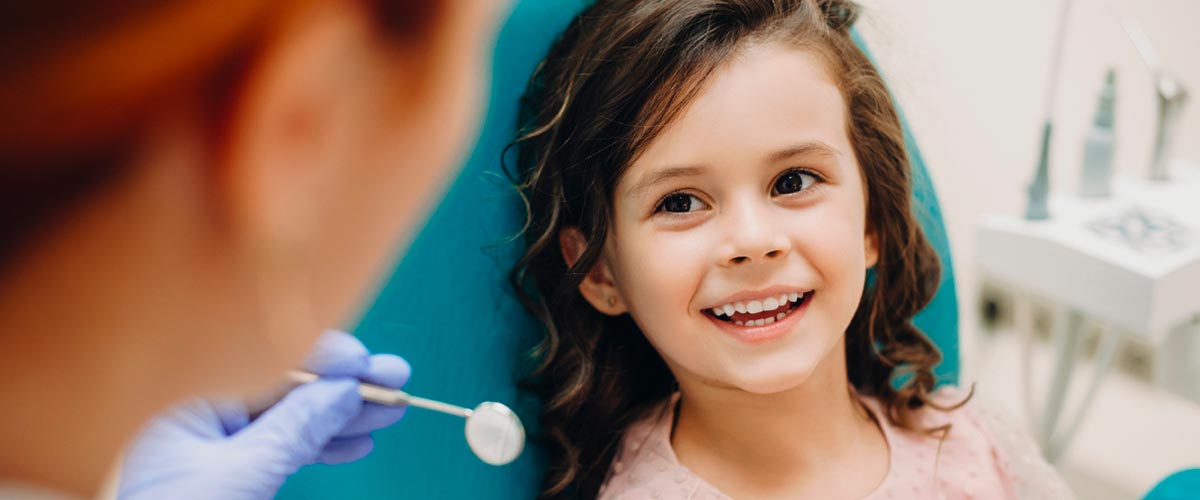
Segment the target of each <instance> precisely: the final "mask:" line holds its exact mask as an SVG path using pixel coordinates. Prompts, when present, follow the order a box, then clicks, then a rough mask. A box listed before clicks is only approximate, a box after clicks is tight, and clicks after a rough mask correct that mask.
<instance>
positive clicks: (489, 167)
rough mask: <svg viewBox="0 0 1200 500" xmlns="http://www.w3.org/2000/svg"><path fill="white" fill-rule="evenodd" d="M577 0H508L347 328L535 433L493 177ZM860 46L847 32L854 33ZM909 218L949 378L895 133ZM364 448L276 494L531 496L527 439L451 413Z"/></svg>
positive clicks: (514, 223) (446, 397)
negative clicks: (463, 152)
mask: <svg viewBox="0 0 1200 500" xmlns="http://www.w3.org/2000/svg"><path fill="white" fill-rule="evenodd" d="M587 3H589V2H588V1H586V0H522V1H518V2H517V3H516V5H515V7H514V10H513V11H512V13H511V16H510V17H509V18H508V20H507V22H506V23H505V24H504V26H503V28H502V30H501V32H500V34H499V37H498V40H497V42H496V47H495V52H494V59H493V77H492V88H491V94H490V103H489V104H488V109H487V116H486V119H485V122H484V125H483V128H482V131H481V134H480V136H479V139H478V141H477V143H476V145H475V148H474V150H473V152H472V154H471V156H470V159H469V160H468V161H467V164H466V165H465V167H464V168H463V169H462V171H461V173H460V174H459V176H458V178H457V179H456V180H455V182H454V183H453V185H452V186H451V188H450V190H449V192H448V193H447V194H446V196H445V198H444V199H443V200H442V202H441V204H440V205H439V206H438V207H437V209H436V211H435V212H434V213H433V215H432V217H431V219H430V220H429V222H428V224H427V225H426V227H425V228H424V230H423V231H422V232H421V233H420V234H419V236H418V237H417V238H416V240H415V241H414V243H413V245H412V246H411V248H409V249H408V251H407V253H406V254H405V257H404V259H403V261H402V262H401V263H400V265H399V267H398V268H397V269H396V271H395V274H394V275H393V276H392V278H391V280H390V281H389V282H388V284H387V285H386V286H385V287H384V289H383V290H382V292H381V293H380V295H379V297H378V298H377V300H376V302H375V304H374V305H373V306H372V307H371V308H370V310H369V311H368V312H367V314H366V316H365V318H364V319H363V321H362V323H361V324H360V325H359V326H358V328H357V329H356V330H355V333H357V335H358V336H359V337H360V338H361V339H362V340H363V342H365V343H366V344H367V346H368V347H369V348H370V349H371V350H372V351H375V352H393V353H397V354H400V355H401V356H404V357H405V358H407V359H408V361H409V362H410V363H411V364H412V367H413V376H412V379H411V381H410V382H409V384H408V389H409V391H410V392H412V393H413V394H415V395H419V396H426V397H431V398H435V399H439V400H442V401H446V402H450V403H454V404H459V405H461V406H467V407H471V406H474V405H475V404H477V403H480V402H482V401H499V402H502V403H505V404H507V405H509V406H510V407H512V408H513V409H514V410H516V411H517V413H518V414H519V415H520V416H521V419H522V420H523V421H524V422H525V424H526V426H527V428H528V431H530V434H531V435H533V434H535V433H536V432H537V428H536V422H537V417H538V402H537V401H536V400H535V398H533V397H532V396H530V395H528V394H523V393H521V392H520V391H518V389H517V386H516V382H515V379H516V377H517V376H518V375H519V374H520V373H521V370H522V369H523V366H524V364H525V363H527V360H528V351H529V349H530V348H531V347H533V345H534V344H535V343H536V342H537V340H538V336H539V327H538V325H537V324H536V323H535V322H534V320H533V319H532V318H531V317H529V316H528V315H527V314H526V313H525V312H524V311H523V310H522V308H521V307H520V305H519V304H518V302H517V300H516V299H515V297H514V296H513V295H512V294H511V292H509V288H508V285H507V283H506V281H505V275H506V273H507V272H508V269H509V267H510V266H511V265H512V263H513V262H515V260H516V259H517V257H518V256H519V255H520V252H521V250H522V249H521V245H522V241H523V240H521V239H519V238H516V239H514V236H516V233H517V232H518V231H519V230H520V228H521V224H522V221H523V217H524V214H523V212H522V210H523V206H522V204H521V202H520V200H519V198H518V197H516V195H515V194H514V192H513V190H512V188H511V186H510V184H509V182H508V181H507V179H506V178H505V177H504V176H503V175H502V173H501V172H502V170H501V168H500V161H499V159H500V155H501V152H502V150H503V149H504V146H505V145H506V144H507V143H508V142H509V141H510V140H511V139H512V137H513V135H514V130H515V125H516V122H517V103H518V99H519V98H520V96H521V94H522V92H524V89H525V84H526V81H527V80H528V78H529V75H530V74H532V72H533V69H534V66H535V65H536V64H537V63H538V61H539V60H541V58H542V57H543V56H544V55H545V54H546V52H547V51H548V50H549V47H550V44H551V43H552V42H553V40H554V39H555V37H556V36H557V35H558V33H559V32H561V31H562V29H564V28H565V27H566V25H567V23H568V22H569V21H570V20H571V18H572V17H574V16H575V14H576V13H578V12H579V11H580V10H581V9H582V8H583V7H584V6H585V5H586V4H587ZM859 43H860V44H861V43H862V42H861V40H859ZM906 138H907V142H908V148H909V151H910V154H911V155H912V160H913V167H914V170H915V173H916V175H915V182H914V184H915V191H916V192H915V197H916V200H917V206H918V212H919V215H920V218H921V222H922V223H923V224H924V226H925V230H926V233H927V234H928V236H929V238H930V240H931V241H932V242H933V245H934V247H935V248H936V249H937V250H938V251H939V253H940V254H941V258H942V264H943V274H942V284H941V289H940V291H939V292H938V294H937V296H936V297H935V298H934V300H933V302H932V303H931V304H930V305H929V306H928V307H927V308H926V310H925V311H924V312H922V313H921V315H920V316H918V317H917V320H916V323H917V325H918V326H919V327H920V328H921V329H922V330H923V331H924V332H926V333H927V334H929V335H930V336H931V337H932V338H933V340H934V342H936V343H937V345H938V346H939V347H940V348H941V350H942V353H943V355H944V356H945V360H944V361H943V362H942V364H941V365H940V366H939V367H938V368H937V373H938V376H939V380H941V381H943V382H951V383H952V382H955V381H956V379H957V376H958V304H957V301H956V298H955V292H954V272H953V269H952V268H951V266H950V252H949V245H948V243H947V240H946V232H945V228H944V226H943V224H942V216H941V212H940V210H939V208H938V203H937V198H936V196H935V195H934V192H933V185H932V184H931V183H930V181H929V177H928V175H927V174H926V171H925V166H924V163H923V161H922V159H921V156H920V154H919V153H918V150H917V147H916V143H915V142H913V140H912V137H911V136H906ZM375 443H376V444H375V451H374V452H373V453H372V454H371V455H370V456H369V457H367V458H366V459H364V460H361V461H359V462H357V463H354V464H349V465H342V466H338V467H326V466H312V467H307V468H305V469H304V470H302V471H301V472H300V473H299V474H297V475H296V476H295V477H293V478H292V479H291V480H289V481H288V483H287V484H286V485H285V487H284V489H283V491H282V492H281V493H280V495H279V496H278V498H280V499H284V500H308V499H312V500H317V499H321V500H329V499H359V500H383V499H485V498H495V499H528V498H533V497H535V496H536V495H537V492H538V490H539V487H540V485H541V480H542V471H543V468H544V467H543V466H544V458H543V457H542V455H541V453H540V450H538V449H537V447H536V445H534V444H532V443H533V442H532V441H530V442H529V444H527V447H526V451H525V454H524V455H523V456H522V457H521V458H519V459H518V460H517V461H516V462H513V463H512V464H509V465H506V466H503V467H492V466H489V465H485V464H484V463H482V462H480V461H479V460H478V459H476V458H475V456H474V455H472V454H471V452H470V450H469V449H468V448H467V444H466V441H465V439H464V437H463V421H462V419H459V418H455V417H450V416H446V415H442V414H439V413H432V412H429V411H425V410H421V409H410V410H409V412H408V415H407V416H406V417H405V419H404V421H403V422H401V423H400V424H399V425H397V426H395V427H393V428H391V429H387V430H384V431H380V432H377V433H376V434H375Z"/></svg>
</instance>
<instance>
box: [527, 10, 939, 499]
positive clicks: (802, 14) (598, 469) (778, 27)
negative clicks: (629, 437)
mask: <svg viewBox="0 0 1200 500" xmlns="http://www.w3.org/2000/svg"><path fill="white" fill-rule="evenodd" d="M858 12H859V7H858V5H857V4H855V3H854V2H851V1H842V0H648V1H637V0H599V1H597V2H596V3H595V4H594V5H592V6H591V7H590V8H588V9H587V10H586V11H584V12H583V13H582V14H580V15H579V16H577V17H576V18H575V19H574V21H573V22H572V23H571V24H570V25H569V26H568V28H567V29H566V31H565V32H564V33H563V34H562V35H561V37H560V38H559V39H558V40H557V42H556V43H555V44H554V45H553V47H552V48H551V50H550V52H549V54H548V55H547V56H546V58H545V59H544V60H543V61H542V63H541V64H540V65H539V66H538V68H537V70H536V71H535V73H534V75H533V76H532V78H531V79H530V82H529V85H528V88H527V89H526V92H525V95H524V96H523V98H522V110H523V113H522V117H521V123H522V124H524V126H523V127H522V129H521V133H520V134H519V137H518V138H517V139H516V140H515V141H514V142H513V143H512V144H511V145H510V147H515V148H516V149H517V163H518V165H519V173H518V174H517V176H518V177H519V184H518V185H519V188H520V190H521V192H522V194H523V196H524V197H525V200H526V203H527V204H528V211H529V218H528V221H527V227H526V231H525V239H526V245H527V249H526V251H525V254H524V255H523V256H522V258H521V259H520V260H519V261H518V262H517V264H516V265H515V267H514V268H513V270H512V273H511V275H510V281H511V284H512V286H513V287H514V288H515V289H516V292H517V294H518V296H519V297H520V298H521V300H522V302H523V303H524V304H525V306H526V308H527V309H528V310H529V311H530V312H531V313H532V314H534V315H535V316H536V317H537V318H538V319H539V320H540V321H541V323H542V324H543V325H544V326H545V328H546V335H545V337H544V339H543V341H542V343H541V344H540V345H539V346H538V348H537V349H536V351H535V353H534V355H535V357H536V359H537V360H538V361H539V364H538V368H537V370H536V371H535V372H534V373H533V375H532V376H531V378H530V382H531V385H532V386H533V387H534V389H535V390H536V391H537V392H538V393H539V395H540V396H541V397H542V398H543V400H544V403H545V407H544V410H543V413H542V419H541V424H542V430H543V432H544V434H545V437H546V438H548V440H549V441H550V443H549V448H550V454H551V455H550V456H551V468H550V471H549V474H548V476H547V478H546V482H545V485H544V488H543V492H542V497H543V498H569V497H582V498H592V497H594V496H596V494H597V492H598V490H599V488H600V485H601V484H602V483H603V481H604V480H605V477H606V474H607V471H608V465H609V463H610V462H611V461H612V458H613V455H614V453H615V452H616V446H617V445H618V443H619V442H620V439H621V436H622V433H623V430H624V429H625V428H626V427H627V426H628V425H629V424H631V423H632V422H634V421H635V420H637V419H638V418H640V417H641V416H642V415H643V414H644V413H645V412H646V411H647V410H648V409H650V408H652V407H653V406H654V405H656V404H658V403H660V402H661V401H662V400H663V398H665V397H667V396H668V395H669V394H670V393H671V391H672V390H673V383H674V378H673V376H672V374H671V372H670V371H669V370H668V369H667V367H666V365H665V363H664V362H663V361H662V359H661V357H659V355H658V354H657V352H655V350H654V349H653V347H651V345H650V344H649V342H648V341H647V340H646V338H645V337H644V336H643V335H642V333H641V331H640V330H639V329H638V328H637V326H636V325H635V324H634V322H633V320H632V319H631V318H629V317H628V315H623V316H619V317H609V316H606V315H603V314H601V313H599V312H598V311H596V310H595V309H593V308H592V307H591V306H590V305H589V304H588V303H587V302H586V301H585V300H584V299H583V297H582V296H581V295H580V293H579V292H578V287H579V284H580V283H581V282H582V280H583V278H584V276H585V275H586V274H587V272H588V271H589V270H591V269H592V268H593V266H595V264H596V262H597V260H598V259H599V258H600V256H601V251H602V248H603V246H604V242H605V238H606V235H607V234H608V230H609V224H610V218H611V215H612V205H613V193H614V189H615V186H616V184H617V181H618V180H619V179H620V178H621V175H622V174H623V173H624V170H625V169H626V168H627V167H628V165H630V164H631V163H632V162H633V161H634V159H635V158H636V157H637V156H638V154H639V153H640V152H641V151H642V150H643V149H644V147H645V146H646V145H647V144H648V142H649V141H651V140H653V139H654V138H655V137H656V136H657V134H659V133H660V132H661V131H662V130H663V128H664V127H665V126H666V125H667V124H668V123H670V121H671V120H672V119H673V118H674V117H675V116H677V115H678V114H679V113H680V112H681V111H682V110H683V109H684V108H685V107H686V106H687V104H688V103H689V102H690V101H691V100H692V99H693V98H694V97H695V96H696V94H697V93H698V92H699V90H700V88H701V86H702V84H703V83H704V82H705V80H706V79H707V78H708V77H709V76H710V75H711V74H712V73H713V72H714V71H715V70H716V69H717V68H718V67H719V66H720V65H721V64H722V63H723V62H724V61H726V60H727V59H728V57H729V56H730V55H731V54H733V53H734V52H735V51H737V50H738V49H739V48H741V47H743V46H745V45H747V44H750V43H762V42H783V43H787V44H789V45H791V46H794V47H798V48H803V49H806V50H810V51H811V52H812V53H814V54H816V55H817V56H818V57H819V58H820V59H821V60H822V61H823V62H824V63H825V64H826V65H827V67H828V70H829V72H830V73H831V74H832V75H833V77H834V79H835V82H836V83H837V85H838V87H839V89H840V90H841V93H842V96H843V98H844V100H845V103H846V111H847V117H848V118H847V123H846V129H847V134H848V136H849V138H850V142H851V144H852V146H853V148H854V153H855V155H856V158H857V159H858V161H859V164H860V165H861V167H862V175H863V178H864V182H865V184H866V191H867V193H866V194H867V196H866V197H867V219H868V220H867V224H868V230H870V231H873V232H874V234H875V235H876V237H877V246H878V249H879V259H878V263H877V264H876V265H875V267H874V280H873V283H870V284H869V286H867V287H866V288H865V289H864V292H863V297H862V299H861V302H860V305H859V307H858V310H857V311H856V313H855V315H854V318H853V320H852V321H851V323H850V326H849V327H848V329H847V332H846V361H847V368H848V371H849V378H850V383H851V385H852V386H853V387H854V388H855V390H857V391H858V392H859V393H862V394H866V395H871V396H875V397H877V398H879V399H880V400H881V401H882V402H883V403H884V405H885V406H886V408H887V409H888V415H887V418H888V419H889V420H891V421H892V422H894V423H895V424H896V425H900V426H902V427H906V428H913V427H914V425H915V423H914V421H913V419H912V416H913V413H912V410H914V409H916V408H920V407H922V406H926V405H929V406H934V407H938V406H937V405H936V404H934V403H932V402H931V401H930V400H929V395H930V393H931V392H932V390H933V388H934V386H935V383H936V380H935V378H934V375H933V367H934V366H935V365H937V364H938V363H939V362H940V361H941V353H940V352H939V351H938V349H937V347H936V346H934V344H933V343H932V342H931V341H930V340H929V339H928V338H927V337H926V336H925V335H924V334H923V333H921V332H920V331H919V330H918V329H917V328H916V327H914V326H913V324H912V318H913V316H914V315H915V314H917V312H919V311H920V310H921V309H922V308H923V307H925V305H927V304H928V303H929V301H930V300H932V298H933V296H934V294H935V292H936V291H937V286H938V282H939V278H940V273H941V268H940V263H939V260H938V256H937V254H936V253H935V251H934V250H933V248H932V247H931V246H930V244H929V242H928V240H927V239H926V238H925V235H924V233H923V232H922V229H921V226H920V224H919V223H918V222H917V220H916V218H915V216H914V214H913V207H912V206H911V193H912V186H911V171H910V165H909V162H908V156H907V153H906V151H905V147H904V137H903V131H902V129H901V126H900V120H899V118H898V116H897V113H896V110H895V106H894V104H893V102H892V99H891V96H890V94H889V93H888V90H887V88H886V86H885V84H884V82H883V80H882V78H881V77H880V75H879V73H878V71H877V70H876V69H875V67H874V66H873V65H872V64H871V62H870V61H869V60H868V59H867V57H866V56H865V54H863V52H862V51H861V50H860V49H859V48H858V46H857V45H856V44H855V43H854V41H853V40H852V39H851V37H850V33H849V30H850V26H851V25H852V24H853V23H854V21H855V19H856V18H857V16H858ZM566 227H576V228H578V229H579V230H580V231H581V232H582V233H583V235H584V238H585V240H586V246H585V249H584V251H583V252H582V256H581V257H580V258H579V259H578V260H577V261H576V262H575V264H574V265H573V266H571V267H570V268H568V267H567V266H566V263H565V262H564V260H563V258H562V251H561V248H560V247H559V243H558V236H559V233H560V231H561V230H562V229H564V228H566ZM897 377H899V379H898V378H897ZM938 408H941V407H938Z"/></svg>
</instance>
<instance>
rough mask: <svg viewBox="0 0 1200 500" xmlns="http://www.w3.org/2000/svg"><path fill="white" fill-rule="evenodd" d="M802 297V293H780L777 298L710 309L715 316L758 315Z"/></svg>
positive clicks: (748, 301) (741, 302) (772, 297)
mask: <svg viewBox="0 0 1200 500" xmlns="http://www.w3.org/2000/svg"><path fill="white" fill-rule="evenodd" d="M803 296H804V294H802V293H781V294H779V295H778V296H771V297H767V298H765V299H761V300H747V301H739V302H731V303H729V304H725V305H720V306H717V307H714V308H712V313H713V314H715V315H717V316H733V313H735V312H739V313H750V314H758V313H760V312H763V311H774V310H776V309H779V308H780V307H783V306H786V305H787V304H788V302H795V301H797V300H800V298H801V297H803Z"/></svg>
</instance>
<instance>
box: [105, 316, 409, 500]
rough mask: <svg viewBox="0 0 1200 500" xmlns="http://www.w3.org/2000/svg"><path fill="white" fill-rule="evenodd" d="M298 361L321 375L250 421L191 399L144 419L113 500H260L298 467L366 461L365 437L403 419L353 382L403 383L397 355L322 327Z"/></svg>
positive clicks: (238, 412) (233, 410)
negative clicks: (366, 395) (370, 400)
mask: <svg viewBox="0 0 1200 500" xmlns="http://www.w3.org/2000/svg"><path fill="white" fill-rule="evenodd" d="M305 365H306V368H307V369H308V370H309V371H312V372H314V373H318V374H321V375H323V376H325V377H329V378H323V379H321V380H318V381H316V382H312V383H309V384H305V385H302V386H300V387H297V388H295V389H293V390H292V391H291V392H289V393H288V394H287V396H285V397H284V398H283V399H282V400H281V401H280V402H279V403H277V404H275V405H274V406H272V407H271V408H270V409H268V410H267V411H266V412H264V413H263V414H262V415H261V416H259V417H258V418H256V419H254V421H250V415H249V414H248V412H247V410H246V406H245V405H244V404H241V403H237V402H228V401H225V402H207V401H196V402H194V403H191V404H187V405H184V406H182V407H179V408H177V409H175V410H173V411H171V412H170V413H168V414H167V415H164V416H162V417H159V418H158V419H156V420H154V421H152V422H151V423H150V424H149V425H148V426H147V427H146V428H145V429H144V430H143V432H142V434H141V435H140V436H139V437H138V439H137V441H136V442H135V443H134V444H133V446H132V447H131V448H130V449H129V452H128V454H127V456H126V459H125V462H124V464H123V466H122V470H121V482H120V485H119V489H118V494H117V498H118V499H120V500H159V499H163V498H172V499H214V498H220V499H225V500H267V499H270V498H274V497H275V493H276V492H277V491H279V488H280V487H281V486H283V482H284V481H285V480H286V479H287V478H288V476H290V475H292V474H293V473H295V472H296V471H297V470H298V469H299V468H300V467H303V466H305V465H308V464H312V463H326V464H340V463H345V462H352V461H354V460H358V459H360V458H362V457H364V456H366V455H367V453H370V451H371V448H372V447H373V446H374V443H373V441H372V440H371V436H370V432H371V431H374V430H377V429H381V428H384V427H387V426H389V425H391V424H393V423H396V422H397V421H398V420H400V418H401V417H403V416H404V410H405V408H404V407H399V408H396V407H385V406H381V405H377V404H374V403H364V402H363V400H362V398H361V397H360V396H359V395H358V381H359V380H362V381H365V382H370V383H374V384H379V385H383V386H388V387H396V388H399V387H403V386H404V384H405V383H406V382H407V381H408V376H409V373H410V368H409V366H408V363H407V362H405V361H404V360H403V359H402V358H400V357H397V356H393V355H390V354H377V355H374V356H371V355H369V353H368V352H367V349H366V348H365V347H363V345H362V343H361V342H359V341H358V339H356V338H354V337H353V336H351V335H349V334H347V333H344V332H336V331H330V332H327V333H326V334H325V335H324V336H322V337H321V338H320V339H319V340H318V341H317V345H316V348H315V349H314V351H313V353H312V354H311V355H310V357H309V360H308V361H307V362H306V364H305Z"/></svg>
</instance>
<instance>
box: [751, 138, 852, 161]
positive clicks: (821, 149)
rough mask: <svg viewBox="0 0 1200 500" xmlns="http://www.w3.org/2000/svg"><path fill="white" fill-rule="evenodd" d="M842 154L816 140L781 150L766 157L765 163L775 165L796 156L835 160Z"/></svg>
mask: <svg viewBox="0 0 1200 500" xmlns="http://www.w3.org/2000/svg"><path fill="white" fill-rule="evenodd" d="M841 154H842V152H841V151H838V149H837V148H835V147H833V146H830V145H829V144H826V143H824V142H821V141H818V140H812V141H805V142H801V143H799V144H796V145H794V146H791V147H789V148H787V149H782V150H779V151H776V152H774V153H771V154H770V155H768V156H767V163H777V162H780V161H783V160H787V159H789V158H792V157H796V156H809V155H812V156H824V157H830V158H835V157H838V156H841Z"/></svg>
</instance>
